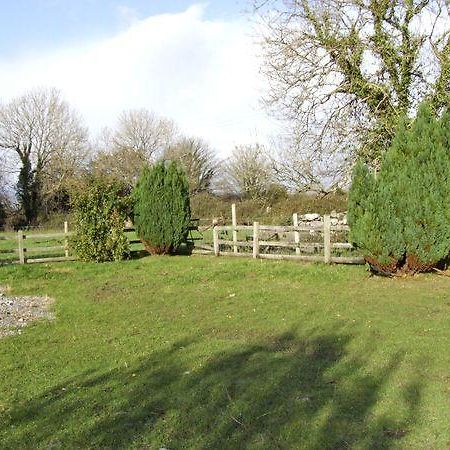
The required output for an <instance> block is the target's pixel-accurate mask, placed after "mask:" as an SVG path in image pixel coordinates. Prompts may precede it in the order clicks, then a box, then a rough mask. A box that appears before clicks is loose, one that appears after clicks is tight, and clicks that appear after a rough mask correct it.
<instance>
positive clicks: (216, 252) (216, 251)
mask: <svg viewBox="0 0 450 450" xmlns="http://www.w3.org/2000/svg"><path fill="white" fill-rule="evenodd" d="M213 242H214V255H215V256H219V253H220V247H219V230H218V228H217V225H214V227H213Z"/></svg>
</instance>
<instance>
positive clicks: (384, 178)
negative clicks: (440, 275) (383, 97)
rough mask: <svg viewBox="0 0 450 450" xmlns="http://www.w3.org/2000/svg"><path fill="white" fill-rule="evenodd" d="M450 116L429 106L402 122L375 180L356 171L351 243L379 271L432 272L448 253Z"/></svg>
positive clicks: (361, 170)
mask: <svg viewBox="0 0 450 450" xmlns="http://www.w3.org/2000/svg"><path fill="white" fill-rule="evenodd" d="M449 142H450V116H449V115H448V114H444V115H443V116H442V117H441V118H437V117H436V116H435V114H434V113H433V111H432V109H431V108H430V106H429V105H428V104H424V105H422V106H421V107H420V109H419V111H418V114H417V117H416V119H415V120H414V121H413V122H412V123H411V124H408V122H407V121H406V120H404V121H403V122H402V124H401V125H400V127H399V130H398V132H397V135H396V137H395V139H394V140H393V142H392V145H391V148H390V149H389V150H388V152H387V153H386V157H385V158H384V160H383V163H382V165H381V169H380V171H379V173H378V175H377V176H376V177H375V175H374V174H373V173H370V172H369V170H368V169H367V167H365V166H364V165H363V164H362V163H359V164H357V165H356V167H355V169H354V172H353V182H352V188H351V190H350V193H349V216H348V219H349V224H350V227H351V238H352V240H353V242H354V243H355V244H356V246H358V247H359V248H361V249H362V250H363V252H364V255H365V258H366V260H367V262H368V263H369V264H370V265H371V267H372V269H373V270H374V271H376V272H380V273H383V274H387V275H390V274H394V273H396V272H402V273H414V272H422V271H426V270H430V269H431V268H433V267H436V266H437V265H438V264H440V263H441V262H442V261H443V260H445V259H446V258H447V257H448V255H449V252H450V145H449Z"/></svg>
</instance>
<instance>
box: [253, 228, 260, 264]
mask: <svg viewBox="0 0 450 450" xmlns="http://www.w3.org/2000/svg"><path fill="white" fill-rule="evenodd" d="M258 256H259V222H253V258H258Z"/></svg>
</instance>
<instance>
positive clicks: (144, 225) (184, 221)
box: [133, 162, 191, 255]
mask: <svg viewBox="0 0 450 450" xmlns="http://www.w3.org/2000/svg"><path fill="white" fill-rule="evenodd" d="M133 199H134V224H135V226H136V232H137V234H138V236H139V239H141V241H142V243H143V244H144V246H145V248H146V250H147V251H149V252H150V253H152V254H157V255H160V254H168V253H172V252H175V251H176V250H177V249H178V248H179V246H180V245H181V243H182V242H183V241H185V240H186V238H187V234H188V232H189V223H190V220H191V208H190V201H189V185H188V181H187V179H186V176H185V174H184V173H183V171H182V170H181V169H180V168H179V167H178V166H177V164H176V163H175V162H171V163H167V162H160V163H158V164H156V165H155V166H154V167H145V168H144V170H143V172H142V174H141V176H140V178H139V180H138V182H137V185H136V187H135V189H134V192H133Z"/></svg>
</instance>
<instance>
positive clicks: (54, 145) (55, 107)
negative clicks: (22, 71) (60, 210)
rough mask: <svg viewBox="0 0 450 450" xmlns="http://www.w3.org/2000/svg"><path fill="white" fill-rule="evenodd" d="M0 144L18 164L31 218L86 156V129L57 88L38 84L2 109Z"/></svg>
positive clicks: (21, 197)
mask: <svg viewBox="0 0 450 450" xmlns="http://www.w3.org/2000/svg"><path fill="white" fill-rule="evenodd" d="M0 148H1V149H2V150H3V151H4V152H6V155H8V162H9V163H10V164H9V166H10V168H12V169H17V167H18V166H19V167H20V173H19V184H18V197H19V202H20V204H21V206H22V208H23V210H24V211H23V212H24V213H25V216H26V219H27V221H28V222H31V221H33V220H34V219H35V218H36V215H37V213H38V209H39V207H40V205H41V202H42V200H43V199H44V198H45V196H46V195H49V194H51V193H52V192H54V191H55V190H57V189H58V188H59V187H60V186H61V184H62V183H63V182H64V180H65V179H66V178H67V176H68V175H69V174H70V173H73V171H75V170H77V168H78V167H80V165H81V164H82V161H83V160H84V159H85V158H86V154H87V129H86V128H85V127H84V126H83V125H82V123H81V119H80V117H79V116H78V114H76V113H75V112H74V111H73V110H72V109H71V108H70V106H69V104H68V103H67V102H65V101H64V100H63V99H62V97H61V93H60V92H59V91H58V90H56V89H36V90H33V91H30V92H28V93H26V94H24V95H22V96H20V97H18V98H15V99H13V100H12V101H11V102H9V103H8V104H6V105H4V106H2V107H1V108H0Z"/></svg>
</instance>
